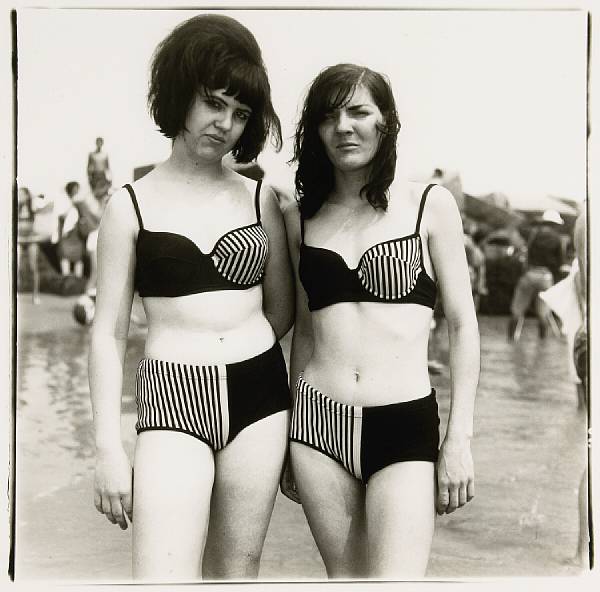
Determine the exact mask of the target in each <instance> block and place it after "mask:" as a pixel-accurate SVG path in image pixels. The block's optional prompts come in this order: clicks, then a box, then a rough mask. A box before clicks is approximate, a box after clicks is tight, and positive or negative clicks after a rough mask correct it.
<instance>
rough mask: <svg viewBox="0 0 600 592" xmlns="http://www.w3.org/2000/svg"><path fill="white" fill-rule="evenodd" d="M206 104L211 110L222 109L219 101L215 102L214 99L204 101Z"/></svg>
mask: <svg viewBox="0 0 600 592" xmlns="http://www.w3.org/2000/svg"><path fill="white" fill-rule="evenodd" d="M204 102H205V103H206V104H207V105H208V106H209V107H210V108H211V109H220V108H221V103H219V102H218V101H214V100H213V99H204Z"/></svg>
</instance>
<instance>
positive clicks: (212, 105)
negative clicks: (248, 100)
mask: <svg viewBox="0 0 600 592" xmlns="http://www.w3.org/2000/svg"><path fill="white" fill-rule="evenodd" d="M251 115H252V109H251V108H250V107H248V105H244V104H243V103H240V102H239V101H238V100H237V99H236V98H235V97H232V96H229V95H226V94H225V91H224V89H220V90H213V91H206V92H200V93H198V95H197V96H196V99H195V100H194V102H193V103H192V105H191V107H190V111H189V113H188V116H187V119H186V122H185V128H186V129H185V130H184V131H183V132H182V134H181V135H180V136H179V138H180V140H181V141H182V142H183V144H184V146H185V148H186V150H187V152H188V156H189V158H190V159H191V160H192V161H195V162H197V161H198V159H201V160H205V161H215V160H218V161H220V160H221V158H223V156H225V154H227V153H228V152H230V151H231V150H233V148H234V146H235V145H236V143H237V141H238V140H239V139H240V137H241V135H242V134H243V133H244V129H245V127H246V124H247V123H248V119H249V118H250V116H251Z"/></svg>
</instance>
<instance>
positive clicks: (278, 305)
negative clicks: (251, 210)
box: [261, 186, 294, 339]
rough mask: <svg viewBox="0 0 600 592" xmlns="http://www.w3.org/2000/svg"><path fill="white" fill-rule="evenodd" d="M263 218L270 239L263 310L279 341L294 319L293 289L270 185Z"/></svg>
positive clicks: (282, 227) (281, 224)
mask: <svg viewBox="0 0 600 592" xmlns="http://www.w3.org/2000/svg"><path fill="white" fill-rule="evenodd" d="M261 219H262V225H263V228H264V229H265V232H266V233H267V236H268V237H269V255H268V258H267V265H266V269H265V275H264V279H263V310H264V312H265V316H266V317H267V319H268V321H269V322H270V323H271V326H272V327H273V331H274V332H275V335H276V337H277V339H281V338H282V337H283V336H284V335H285V334H286V333H287V332H288V331H289V330H290V328H291V326H292V322H293V320H294V286H293V280H292V270H291V265H290V258H289V254H288V248H287V240H286V232H285V224H284V221H283V216H282V214H281V210H280V209H279V206H278V205H277V198H276V196H275V192H274V191H273V190H272V189H271V188H270V187H268V186H263V188H262V190H261Z"/></svg>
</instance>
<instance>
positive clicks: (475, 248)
mask: <svg viewBox="0 0 600 592" xmlns="http://www.w3.org/2000/svg"><path fill="white" fill-rule="evenodd" d="M462 222H463V238H464V241H465V252H466V255H467V263H468V265H469V275H470V277H471V291H472V293H473V302H474V304H475V310H479V303H480V301H481V297H482V296H485V295H486V294H487V286H486V281H485V255H484V254H483V251H482V250H481V248H480V247H479V245H478V244H477V243H476V242H475V240H474V238H473V235H474V234H475V232H476V227H477V224H476V223H475V222H474V221H472V220H469V219H468V218H467V217H466V216H464V215H463V216H462Z"/></svg>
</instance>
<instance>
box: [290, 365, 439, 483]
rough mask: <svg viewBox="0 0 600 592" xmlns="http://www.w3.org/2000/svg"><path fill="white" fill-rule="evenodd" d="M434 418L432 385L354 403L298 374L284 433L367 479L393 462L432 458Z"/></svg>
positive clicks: (435, 445)
mask: <svg viewBox="0 0 600 592" xmlns="http://www.w3.org/2000/svg"><path fill="white" fill-rule="evenodd" d="M439 423H440V419H439V415H438V406H437V401H436V398H435V389H432V390H431V393H430V394H429V395H428V396H426V397H422V398H420V399H414V400H411V401H404V402H401V403H392V404H390V405H378V406H373V407H360V406H357V405H345V404H344V403H338V402H337V401H334V400H333V399H330V398H329V397H328V396H327V395H324V394H323V393H322V392H321V391H319V390H318V389H316V388H314V387H312V386H311V385H310V384H309V383H308V382H306V380H304V377H303V376H302V375H300V376H299V377H298V381H297V383H296V400H295V403H294V409H293V413H292V425H291V431H290V439H291V440H292V441H293V442H299V443H301V444H305V445H307V446H310V447H311V448H314V449H316V450H318V451H319V452H321V453H323V454H325V455H327V456H329V457H331V458H332V459H334V460H335V461H337V462H338V463H340V464H341V465H343V466H344V467H345V468H346V470H347V471H348V472H349V473H350V474H351V475H354V477H356V478H357V479H360V480H361V481H362V482H363V483H367V482H368V480H369V479H370V478H371V476H372V475H373V474H374V473H376V472H377V471H379V470H381V469H383V468H385V467H387V466H389V465H391V464H394V463H397V462H403V461H415V460H419V461H429V462H436V461H437V457H438V447H439Z"/></svg>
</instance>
